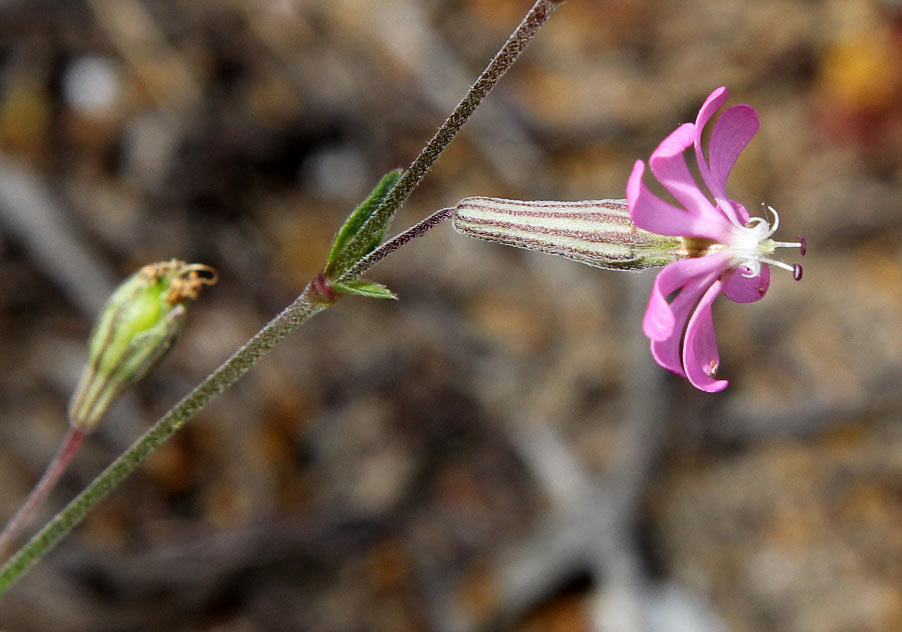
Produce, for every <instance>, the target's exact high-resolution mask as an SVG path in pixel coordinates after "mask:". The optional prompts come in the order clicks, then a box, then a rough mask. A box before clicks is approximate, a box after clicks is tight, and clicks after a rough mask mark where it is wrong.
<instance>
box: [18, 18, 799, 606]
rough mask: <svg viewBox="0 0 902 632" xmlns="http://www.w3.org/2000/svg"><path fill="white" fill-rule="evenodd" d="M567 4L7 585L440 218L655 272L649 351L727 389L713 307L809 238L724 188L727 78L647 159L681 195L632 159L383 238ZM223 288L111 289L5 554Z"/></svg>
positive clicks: (744, 293) (150, 283)
mask: <svg viewBox="0 0 902 632" xmlns="http://www.w3.org/2000/svg"><path fill="white" fill-rule="evenodd" d="M563 3H564V0H537V1H536V2H535V4H534V5H533V7H532V8H531V9H530V11H529V12H528V13H527V15H526V16H525V18H524V19H523V21H522V22H521V23H520V25H519V26H518V27H517V29H516V30H515V31H514V33H513V34H512V35H511V36H510V38H509V39H508V41H507V42H506V43H505V45H504V46H503V47H502V48H501V49H500V50H499V52H498V53H497V55H496V56H495V57H494V58H493V60H492V61H491V62H490V63H489V65H488V66H487V67H486V69H485V70H484V71H483V73H482V74H481V75H480V76H479V78H478V79H477V81H476V82H475V83H474V84H473V86H472V87H471V88H470V90H469V91H468V92H467V93H466V95H465V96H464V98H463V99H462V100H461V101H460V103H459V104H458V105H457V107H456V108H455V110H454V111H453V112H452V113H451V115H450V116H449V117H448V119H447V120H446V121H445V122H444V123H443V124H442V125H441V126H440V127H439V128H438V130H437V131H436V133H435V135H434V136H433V137H432V139H431V140H430V141H429V142H428V143H427V144H426V146H425V147H424V149H423V150H422V151H421V153H420V154H419V155H418V156H417V158H416V159H415V160H414V161H413V162H412V163H411V165H410V166H409V167H408V168H407V169H406V170H404V171H400V170H396V171H392V172H390V173H388V174H387V175H386V176H385V177H383V178H382V180H381V181H380V182H379V183H378V184H377V185H376V187H375V188H374V190H373V192H372V193H371V194H370V195H369V197H367V199H365V200H364V201H363V202H362V203H361V204H360V206H358V207H357V209H355V210H354V212H353V213H351V215H350V216H349V217H348V219H347V220H346V221H345V223H344V225H343V226H342V227H341V228H340V229H339V230H338V232H337V234H336V237H335V240H334V242H333V245H332V248H331V249H330V251H329V254H328V257H327V259H326V262H325V263H324V265H323V269H322V272H320V273H319V274H318V275H317V276H316V277H315V278H314V279H312V280H311V282H310V283H309V284H308V285H307V286H306V287H305V288H304V290H303V291H302V292H301V294H300V295H299V296H298V297H297V298H296V299H295V300H294V301H293V302H292V303H291V304H290V305H288V306H287V307H286V308H285V309H284V310H283V311H282V312H281V313H280V314H278V315H277V316H276V317H275V318H273V320H272V321H270V322H269V323H268V324H267V325H266V326H264V327H263V328H262V329H261V330H260V331H259V332H258V333H257V334H256V335H255V336H254V337H252V338H251V339H250V340H248V341H247V342H246V343H245V344H244V345H243V346H242V347H241V348H240V349H239V350H237V351H236V352H235V353H234V354H233V355H232V356H231V357H230V358H229V359H228V360H227V361H226V362H225V363H224V364H223V365H222V366H220V367H219V368H217V369H216V370H215V371H214V372H213V373H211V374H210V375H209V376H208V377H207V378H206V379H204V380H203V381H202V382H201V383H200V384H198V386H197V387H195V388H194V390H192V391H191V392H190V393H189V394H188V395H186V396H185V397H184V398H183V399H182V400H181V401H180V402H178V403H177V404H176V405H175V406H174V407H173V408H172V409H171V410H170V411H169V412H168V413H166V415H164V416H163V417H162V418H160V419H159V420H158V421H157V422H156V423H154V424H153V425H152V426H151V427H150V429H149V430H148V431H147V432H145V434H144V435H142V436H141V437H140V438H138V439H137V440H136V441H135V443H134V444H133V445H132V446H131V447H130V448H129V449H128V450H127V451H126V452H125V453H123V454H122V455H121V456H120V457H119V458H117V459H116V460H115V461H114V462H113V463H112V464H111V465H110V466H109V467H108V468H107V469H106V470H104V471H103V472H102V473H101V474H100V475H99V476H98V477H97V478H96V479H95V480H94V481H93V482H92V483H91V484H90V485H89V486H88V487H87V488H85V490H84V491H82V492H81V493H80V494H79V495H78V496H77V497H76V498H75V499H74V500H73V501H71V502H70V503H69V504H68V505H67V506H66V507H65V508H64V509H63V510H62V511H60V512H59V514H57V516H56V517H54V518H53V519H52V520H51V521H50V522H48V523H47V524H46V525H45V526H44V527H43V528H42V529H41V530H40V531H39V532H38V533H37V534H36V535H35V536H34V537H32V538H31V540H29V541H28V542H27V543H26V544H25V545H24V546H23V547H22V548H21V549H20V550H19V551H18V552H16V553H15V554H14V555H12V557H10V558H9V559H8V560H7V561H6V563H5V564H4V565H3V566H2V568H0V594H2V593H3V592H5V591H6V590H8V589H9V588H10V586H12V585H13V584H14V583H15V581H16V580H17V579H19V578H20V577H21V576H22V575H23V574H24V573H25V572H26V571H27V570H28V569H29V568H30V567H31V566H32V565H33V564H34V563H35V562H37V561H38V560H40V559H41V557H42V556H44V555H45V554H46V553H47V552H48V551H50V550H51V549H52V548H53V547H54V546H55V545H56V544H57V543H58V542H59V541H60V539H62V538H63V537H64V536H65V535H66V534H67V533H68V532H69V531H70V530H71V529H72V528H73V527H74V526H75V525H77V524H78V523H79V522H80V521H81V520H82V519H83V518H84V516H85V515H86V514H87V512H88V511H90V509H91V508H92V507H93V506H94V505H96V504H97V503H98V502H100V500H102V499H103V498H104V497H105V496H106V495H107V494H108V493H110V492H111V491H112V490H113V489H114V488H115V487H116V485H118V483H119V482H121V481H122V480H123V479H124V478H125V477H126V476H128V475H129V474H130V473H131V472H132V471H134V469H136V468H137V467H138V466H139V465H140V464H141V463H142V462H143V461H144V460H145V459H146V458H147V457H148V456H149V455H150V454H151V453H152V452H153V451H154V450H155V449H156V448H157V447H158V446H159V445H160V444H162V443H163V442H164V441H166V440H167V439H168V438H169V437H170V436H172V435H173V434H174V433H175V432H177V431H178V429H179V428H181V427H182V426H183V425H184V424H185V423H186V422H187V421H188V420H189V419H190V418H191V417H193V416H194V415H195V414H196V413H197V412H198V411H199V410H200V409H201V408H202V407H204V406H205V405H206V404H207V403H209V402H210V401H211V400H213V399H214V398H215V397H216V396H217V395H219V394H220V393H221V392H222V391H223V390H225V389H226V388H228V387H229V386H230V385H231V384H233V383H234V382H235V381H237V380H238V379H239V378H240V377H241V376H242V375H244V373H246V372H247V371H248V370H249V369H250V368H251V367H252V366H253V365H254V363H255V362H256V361H257V360H259V359H260V358H261V357H262V356H263V355H265V354H266V353H267V352H268V351H269V350H271V349H272V348H273V347H274V346H275V345H276V344H278V342H280V341H281V340H282V339H283V338H285V337H286V336H287V335H289V334H290V333H292V332H294V331H295V330H296V329H297V328H298V327H299V326H300V325H302V324H303V323H304V322H305V321H306V320H308V319H309V318H310V317H312V316H314V315H315V314H317V313H319V312H321V311H323V310H325V309H327V308H328V307H330V306H331V305H334V304H335V303H336V302H337V301H338V300H339V299H340V298H341V297H342V296H344V295H346V294H356V295H360V296H364V297H370V298H396V297H395V295H394V294H393V293H392V292H391V291H390V290H389V289H388V288H386V287H384V286H382V285H380V284H378V283H375V282H373V281H369V280H366V279H363V275H364V273H365V272H367V271H368V270H369V269H370V268H371V267H372V266H373V265H375V264H376V263H378V262H379V261H380V260H381V259H382V258H384V257H385V256H387V255H389V254H391V253H393V252H394V251H396V250H397V249H399V248H400V247H402V246H403V245H404V244H406V243H407V242H409V241H410V240H412V239H414V238H416V237H418V236H420V235H422V234H424V233H425V232H426V231H428V230H430V229H431V228H433V227H434V226H436V225H438V224H440V223H442V222H443V221H445V220H451V224H452V226H453V227H454V229H455V230H456V231H458V232H459V233H461V234H463V235H467V236H470V237H475V238H478V239H484V240H490V241H494V242H498V243H501V244H505V245H509V246H515V247H519V248H527V249H530V250H535V251H539V252H544V253H549V254H556V255H561V256H564V257H568V258H570V259H573V260H575V261H578V262H580V263H584V264H587V265H591V266H595V267H598V268H603V269H607V270H630V271H639V270H644V269H648V268H661V270H660V272H658V275H657V277H656V279H655V282H654V287H653V289H652V292H651V297H650V299H649V302H648V308H647V310H646V312H645V317H644V320H643V323H642V328H643V331H644V332H645V335H646V336H647V337H648V338H649V340H650V341H651V353H652V356H653V357H654V359H655V361H656V362H657V363H658V364H659V365H661V366H662V367H664V368H665V369H668V370H670V371H672V372H674V373H676V374H677V375H680V376H682V377H685V378H686V379H687V380H688V381H689V382H690V383H691V384H692V385H693V386H695V387H696V388H698V389H700V390H702V391H707V392H716V391H720V390H723V389H724V388H725V387H726V386H727V381H726V380H723V379H718V378H717V372H718V369H719V366H720V358H719V355H718V352H717V344H716V340H715V334H714V325H713V319H712V312H711V306H712V303H713V302H714V300H715V299H716V298H717V297H718V296H719V295H720V294H724V295H725V296H726V297H727V298H729V299H731V300H733V301H735V302H739V303H747V302H752V301H757V300H759V299H761V298H763V296H764V295H765V293H766V292H767V290H768V287H769V285H770V267H771V266H774V267H776V268H779V269H784V270H786V271H788V272H790V273H791V274H792V277H793V278H794V279H796V280H799V279H800V278H801V276H802V268H801V267H800V266H799V265H798V264H788V263H784V262H783V261H781V260H780V259H779V258H777V256H776V250H777V249H778V248H798V249H799V250H800V252H801V254H805V249H806V243H805V240H804V239H803V238H798V239H797V240H796V241H791V242H783V241H776V240H774V239H773V235H774V234H775V233H776V231H777V229H778V227H779V216H778V214H777V211H775V210H774V209H772V208H771V207H769V206H767V207H764V211H765V212H766V213H768V214H769V215H768V216H766V217H750V215H749V213H748V211H747V210H746V208H745V207H744V206H743V205H742V204H740V203H739V202H736V201H734V200H732V199H730V198H729V196H728V195H727V192H726V183H727V178H728V176H729V174H730V171H731V170H732V168H733V166H734V164H735V163H736V160H737V159H738V158H739V155H740V153H741V152H742V150H743V149H744V148H745V147H746V145H747V144H748V143H749V141H751V140H752V138H753V136H754V135H755V133H756V132H757V130H758V127H759V122H758V116H757V114H756V112H755V110H754V109H753V108H751V107H750V106H748V105H734V106H732V107H730V108H728V109H727V110H725V111H724V112H723V114H722V115H720V117H719V118H717V120H716V121H715V122H714V124H713V126H712V128H711V131H710V140H709V143H708V147H707V152H705V150H704V148H703V143H702V133H703V131H704V130H705V128H706V126H707V125H708V123H709V122H710V121H711V119H712V118H713V116H714V114H715V113H716V112H717V111H718V110H719V109H720V108H721V107H722V106H723V105H724V103H725V102H726V99H727V89H726V88H724V87H720V88H717V89H716V90H714V91H713V92H712V93H711V94H710V95H709V96H708V98H707V99H706V100H705V101H704V103H703V104H702V106H701V109H700V110H699V113H698V116H697V117H696V120H695V122H694V123H684V124H683V125H680V126H679V127H677V129H676V130H675V131H674V132H673V133H671V134H670V135H669V136H667V138H665V139H664V140H663V141H662V142H661V144H660V145H658V147H657V148H656V149H655V150H654V151H653V152H652V154H651V156H650V158H649V159H648V162H647V164H648V167H649V168H650V170H651V172H652V174H653V175H654V177H655V178H656V179H657V180H658V182H659V183H660V185H661V186H662V187H663V188H664V190H666V191H667V193H668V194H669V195H670V196H671V197H672V198H673V200H674V201H675V202H676V204H673V203H671V202H669V201H666V200H664V199H661V198H660V197H658V196H657V195H655V194H654V193H652V191H651V190H650V189H649V188H648V187H647V186H646V184H645V181H644V179H645V170H646V163H645V162H644V161H642V160H637V161H636V163H635V165H634V166H633V169H632V173H631V174H630V176H629V179H628V180H627V182H626V187H625V188H626V191H625V193H626V198H625V199H605V200H590V201H581V202H555V201H516V200H504V199H499V198H491V197H469V198H466V199H464V200H461V201H460V202H459V203H458V204H457V205H455V206H454V207H449V208H445V209H441V210H439V211H437V212H435V213H433V214H432V215H430V216H429V217H427V218H426V219H424V220H423V221H421V222H419V223H418V224H416V225H414V226H412V227H410V228H408V229H407V230H405V231H403V232H401V233H400V234H399V235H397V236H396V237H394V238H392V239H390V240H388V241H384V237H385V234H386V232H387V230H388V227H389V225H390V223H391V221H392V219H393V217H394V215H395V213H396V211H397V210H398V208H399V207H400V206H401V205H402V204H403V203H404V201H405V200H406V199H407V197H408V196H409V195H410V193H411V192H412V191H413V190H414V188H415V187H416V186H417V184H418V183H419V182H420V180H421V179H422V178H423V176H424V175H425V174H426V172H427V171H428V170H429V168H430V167H431V165H432V164H433V163H434V162H435V160H436V159H437V158H438V156H439V155H440V154H441V152H442V151H443V150H444V149H445V147H447V145H448V144H449V143H450V142H451V140H452V139H453V138H454V136H455V135H456V134H457V132H458V131H459V130H460V128H461V127H462V126H463V124H464V123H465V122H466V120H467V118H468V117H469V116H470V115H471V114H472V113H473V112H474V111H475V110H476V108H477V107H478V105H479V103H480V102H481V100H482V98H483V97H485V95H486V94H488V92H489V91H490V90H491V89H492V87H493V86H494V85H495V84H496V83H497V82H498V80H499V79H500V78H501V76H502V75H503V74H504V73H505V72H506V70H507V69H508V68H509V67H510V66H511V65H512V64H513V63H514V61H515V60H516V59H517V57H518V56H519V54H520V53H521V52H522V51H523V49H524V48H525V46H526V44H527V43H528V41H529V40H530V39H531V38H532V37H533V36H534V35H535V34H536V33H537V32H538V30H539V29H540V28H541V27H542V26H543V25H544V24H545V22H546V21H547V20H548V19H549V18H550V17H551V15H552V14H553V13H554V11H555V10H556V9H557V8H559V7H560V6H561V5H562V4H563ZM687 152H689V153H690V154H691V155H692V156H694V160H695V163H696V166H697V170H698V172H699V174H700V176H701V182H699V181H698V180H697V179H696V178H695V177H694V176H693V175H692V172H691V171H690V167H689V164H688V163H687V161H686V156H685V154H686V153H687ZM215 282H216V272H215V271H214V270H213V269H212V268H210V267H209V266H206V265H203V264H187V263H185V262H183V261H180V260H177V259H173V260H171V261H166V262H160V263H155V264H149V265H148V266H145V267H144V268H142V269H141V270H139V271H138V272H136V273H135V274H134V275H132V276H131V277H130V278H129V279H127V280H126V281H125V282H123V284H122V285H121V286H120V287H119V288H118V289H117V290H116V291H115V293H114V294H113V295H112V296H111V297H110V299H109V301H108V303H107V305H106V307H105V308H104V309H103V311H102V312H101V314H100V316H99V318H98V320H97V323H96V324H95V326H94V330H93V332H92V335H91V338H90V341H89V357H88V362H87V364H86V367H85V370H84V372H83V375H82V378H81V380H80V382H79V385H78V387H77V388H76V391H75V394H74V395H73V398H72V401H71V403H70V407H69V425H70V429H69V431H68V433H67V434H66V436H65V437H64V439H63V441H62V444H61V447H60V450H59V452H58V453H57V455H56V457H55V458H54V459H53V461H52V462H51V464H50V465H49V466H48V468H47V470H46V472H45V474H44V476H43V477H42V478H41V480H40V481H39V482H38V484H37V485H36V486H35V488H34V491H33V492H32V493H31V494H30V496H29V497H28V499H26V501H25V502H24V504H23V505H22V507H21V509H20V510H19V511H18V512H17V513H16V515H15V516H14V517H13V518H12V519H11V520H10V521H9V522H8V524H7V526H6V527H5V529H4V530H3V532H2V533H0V552H2V550H3V549H4V548H5V547H6V546H7V545H9V544H10V543H12V542H13V541H14V539H15V538H16V536H17V535H18V534H19V532H20V531H21V529H22V528H24V527H25V526H26V525H27V521H28V519H29V518H30V517H31V516H33V514H34V512H35V511H36V510H37V508H38V507H39V506H40V505H41V503H42V502H43V501H44V500H45V499H46V498H47V496H48V494H49V492H50V491H51V490H52V489H53V486H54V484H55V483H56V482H57V481H58V480H59V478H60V476H61V475H62V473H63V472H64V471H65V468H66V466H67V465H68V463H69V462H70V461H71V460H72V458H73V457H74V455H75V454H76V452H77V450H78V447H79V446H80V445H81V443H82V440H83V439H84V437H85V436H87V435H88V434H89V433H90V432H91V431H92V430H94V429H95V428H96V427H97V425H98V424H99V423H100V422H101V420H102V418H103V416H104V413H105V412H106V410H107V409H108V408H109V406H110V404H111V403H112V402H113V401H114V399H115V398H116V397H117V396H118V395H119V394H121V393H122V392H123V390H124V389H126V388H127V387H128V386H129V385H131V384H133V383H134V382H135V381H137V380H139V379H140V378H141V377H143V376H144V375H146V374H147V373H148V371H150V370H151V369H152V368H153V366H154V365H155V364H156V363H157V362H158V361H159V360H160V358H162V357H163V356H164V355H165V353H166V352H167V351H168V350H169V349H170V348H171V347H172V345H173V343H174V342H175V338H176V335H177V333H178V331H179V330H180V328H181V327H182V325H183V323H184V317H185V314H186V307H185V305H186V303H187V301H189V300H193V299H195V298H197V297H198V294H199V292H200V290H201V289H202V288H203V287H204V286H207V285H213V284H214V283H215Z"/></svg>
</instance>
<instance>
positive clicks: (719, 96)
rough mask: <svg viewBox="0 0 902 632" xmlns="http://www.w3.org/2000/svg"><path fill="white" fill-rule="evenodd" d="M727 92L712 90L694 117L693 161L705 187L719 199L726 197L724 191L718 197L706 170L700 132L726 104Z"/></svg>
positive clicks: (711, 178)
mask: <svg viewBox="0 0 902 632" xmlns="http://www.w3.org/2000/svg"><path fill="white" fill-rule="evenodd" d="M727 95H728V91H727V88H726V86H721V87H719V88H717V89H716V90H714V92H712V93H711V94H709V95H708V98H707V99H705V102H704V103H703V104H702V107H701V108H700V109H699V111H698V116H696V117H695V128H696V130H697V135H696V138H695V143H694V144H695V161H696V162H697V163H698V170H699V172H700V173H701V174H702V180H704V181H705V186H707V187H708V189H709V190H710V191H711V193H713V194H714V197H715V198H720V197H724V196H726V191H724V192H722V193H723V195H722V196H721V195H718V191H717V190H716V188H715V186H714V185H716V181H715V180H714V178H713V176H712V175H711V171H710V169H709V168H708V161H707V159H706V158H705V155H704V152H703V151H702V132H703V131H704V129H705V125H707V124H708V121H709V120H711V117H712V116H714V113H715V112H717V110H719V109H720V107H721V106H722V105H723V104H724V103H726V100H727Z"/></svg>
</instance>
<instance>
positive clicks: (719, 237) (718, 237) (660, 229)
mask: <svg viewBox="0 0 902 632" xmlns="http://www.w3.org/2000/svg"><path fill="white" fill-rule="evenodd" d="M644 173H645V163H643V162H642V161H641V160H637V161H636V164H635V165H634V166H633V172H632V174H630V178H629V181H627V184H626V200H627V204H628V205H629V211H630V217H631V218H632V220H633V223H634V224H635V225H636V226H638V227H639V228H643V229H645V230H647V231H651V232H653V233H658V234H659V235H671V236H677V237H701V238H704V239H713V240H714V241H719V242H721V243H726V242H727V239H728V238H729V235H730V229H731V225H730V223H729V222H728V221H726V218H725V217H724V216H722V215H721V214H719V213H713V214H705V215H702V216H698V215H694V214H692V213H689V212H687V211H684V210H683V209H680V208H677V207H676V206H674V205H673V204H670V203H668V202H665V201H664V200H662V199H661V198H659V197H658V196H656V195H655V194H654V193H652V192H651V191H650V190H649V189H648V187H646V186H645V184H644V183H643V182H642V175H643V174H644Z"/></svg>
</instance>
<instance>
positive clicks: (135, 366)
mask: <svg viewBox="0 0 902 632" xmlns="http://www.w3.org/2000/svg"><path fill="white" fill-rule="evenodd" d="M216 280H217V275H216V271H215V270H214V269H213V268H210V267H209V266H205V265H201V264H186V263H185V262H184V261H179V260H178V259H173V260H172V261H163V262H159V263H154V264H150V265H147V266H144V267H143V268H141V269H140V270H139V271H138V272H136V273H134V274H133V275H132V276H130V277H129V278H128V279H126V280H125V281H124V282H123V283H122V284H121V285H120V286H119V287H118V288H117V289H116V291H115V292H113V295H112V296H111V297H110V298H109V300H108V301H107V303H106V305H105V306H104V308H103V311H102V312H101V313H100V317H99V318H98V319H97V322H96V323H95V325H94V330H93V331H92V333H91V337H90V340H89V349H88V363H87V364H86V365H85V368H84V370H83V371H82V374H81V379H80V380H79V382H78V387H77V388H76V389H75V393H74V394H73V395H72V400H71V401H70V402H69V423H70V424H71V425H72V427H73V428H76V429H77V430H80V431H82V432H84V433H88V432H91V431H93V430H94V429H95V428H96V427H97V425H98V424H99V423H100V420H101V418H102V417H103V415H104V414H105V413H106V411H107V409H109V407H110V405H111V404H112V402H113V401H114V400H115V399H116V397H118V396H119V395H120V394H121V393H122V391H123V390H125V389H126V388H127V387H128V386H129V385H130V384H132V383H133V382H136V381H138V380H140V379H141V378H142V377H144V376H145V375H146V374H147V373H148V372H149V371H150V370H151V369H152V368H153V366H154V365H155V364H156V363H157V362H158V361H159V360H160V359H161V358H162V357H163V356H164V355H165V354H166V352H167V351H168V350H169V349H170V348H171V347H172V344H173V343H174V342H175V338H176V335H177V334H178V332H179V330H180V329H181V327H182V323H183V320H184V315H185V306H184V302H185V301H186V300H188V299H195V298H197V296H198V294H199V293H200V290H201V288H202V287H203V286H204V285H213V284H214V283H216Z"/></svg>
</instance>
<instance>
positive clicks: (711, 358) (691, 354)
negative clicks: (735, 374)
mask: <svg viewBox="0 0 902 632" xmlns="http://www.w3.org/2000/svg"><path fill="white" fill-rule="evenodd" d="M721 289H722V283H721V281H719V280H718V281H715V282H714V283H712V284H711V287H709V288H708V290H707V291H706V292H705V294H704V295H703V296H702V298H701V300H700V301H699V302H698V307H696V308H695V313H694V314H692V317H691V318H690V319H689V324H688V325H687V326H686V337H685V339H684V340H683V370H684V371H685V375H686V377H687V378H688V379H689V382H690V383H691V384H692V385H693V386H694V387H695V388H697V389H700V390H703V391H706V392H708V393H716V392H718V391H722V390H723V389H725V388H726V387H727V384H728V382H727V380H716V379H714V376H715V375H716V373H717V369H718V367H719V366H720V355H719V354H718V353H717V339H716V337H715V335H714V319H713V318H712V316H711V304H712V303H713V302H714V299H715V298H717V295H718V294H720V292H721Z"/></svg>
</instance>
